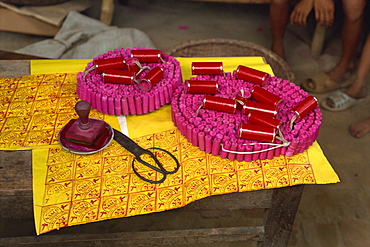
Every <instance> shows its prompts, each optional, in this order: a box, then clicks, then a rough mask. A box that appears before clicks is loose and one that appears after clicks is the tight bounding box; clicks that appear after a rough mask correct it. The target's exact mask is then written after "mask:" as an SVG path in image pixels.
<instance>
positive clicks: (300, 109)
mask: <svg viewBox="0 0 370 247" xmlns="http://www.w3.org/2000/svg"><path fill="white" fill-rule="evenodd" d="M318 104H319V103H318V100H317V99H316V98H315V97H314V96H311V95H310V96H308V97H307V98H305V99H304V100H303V101H301V102H300V103H298V104H297V105H296V106H294V107H293V108H292V109H291V111H292V112H294V114H296V115H297V117H298V118H303V117H305V116H306V115H307V114H308V113H310V112H311V111H312V110H313V109H315V108H316V107H317V106H318Z"/></svg>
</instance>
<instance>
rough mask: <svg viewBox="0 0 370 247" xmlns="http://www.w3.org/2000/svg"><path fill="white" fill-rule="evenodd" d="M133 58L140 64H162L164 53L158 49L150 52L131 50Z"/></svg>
mask: <svg viewBox="0 0 370 247" xmlns="http://www.w3.org/2000/svg"><path fill="white" fill-rule="evenodd" d="M131 58H136V59H138V60H139V62H140V63H160V62H163V59H162V51H161V50H158V49H150V50H131Z"/></svg>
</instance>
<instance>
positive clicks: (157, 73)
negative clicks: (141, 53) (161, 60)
mask: <svg viewBox="0 0 370 247" xmlns="http://www.w3.org/2000/svg"><path fill="white" fill-rule="evenodd" d="M163 76H164V71H163V69H162V68H161V67H159V66H156V67H154V68H152V69H151V70H150V71H149V72H148V73H147V74H146V75H145V76H144V77H143V78H141V79H140V80H138V81H137V83H138V85H139V88H140V89H141V90H143V91H145V92H148V91H150V90H151V89H152V88H153V87H154V86H155V85H156V84H157V83H158V82H159V81H160V80H162V78H163Z"/></svg>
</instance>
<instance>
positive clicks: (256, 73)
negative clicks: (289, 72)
mask: <svg viewBox="0 0 370 247" xmlns="http://www.w3.org/2000/svg"><path fill="white" fill-rule="evenodd" d="M235 77H236V78H238V79H241V80H244V81H249V82H252V83H255V84H258V85H264V84H265V83H266V82H267V81H268V80H270V78H271V76H270V74H268V73H266V72H263V71H260V70H256V69H252V68H249V67H246V66H243V65H239V66H238V68H237V69H236V73H235Z"/></svg>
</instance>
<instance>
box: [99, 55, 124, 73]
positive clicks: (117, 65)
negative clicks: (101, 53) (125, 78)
mask: <svg viewBox="0 0 370 247" xmlns="http://www.w3.org/2000/svg"><path fill="white" fill-rule="evenodd" d="M94 65H95V71H96V73H98V74H100V73H103V72H104V70H106V69H127V65H126V62H125V60H124V58H123V57H114V58H106V59H99V60H94Z"/></svg>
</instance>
